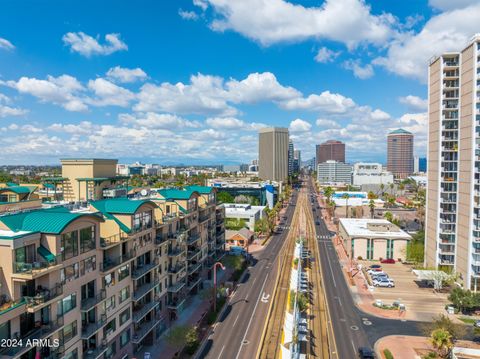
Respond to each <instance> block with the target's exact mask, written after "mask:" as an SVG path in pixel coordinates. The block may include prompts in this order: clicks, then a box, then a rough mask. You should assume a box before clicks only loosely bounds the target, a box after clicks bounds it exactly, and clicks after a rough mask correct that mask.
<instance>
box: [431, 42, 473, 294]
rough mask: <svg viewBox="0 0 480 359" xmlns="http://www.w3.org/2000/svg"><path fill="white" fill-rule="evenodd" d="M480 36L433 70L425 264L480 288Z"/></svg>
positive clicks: (444, 57)
mask: <svg viewBox="0 0 480 359" xmlns="http://www.w3.org/2000/svg"><path fill="white" fill-rule="evenodd" d="M479 44H480V35H476V36H474V37H473V38H472V40H471V41H470V43H469V44H468V45H467V46H466V47H465V48H464V49H463V50H461V51H460V52H450V53H445V54H443V55H441V56H438V57H436V58H434V59H432V61H431V62H430V66H429V81H428V83H429V96H428V97H429V118H428V121H429V127H428V138H429V142H428V161H429V163H428V168H427V176H428V185H427V188H428V192H427V212H426V243H425V265H426V266H428V267H439V268H442V269H443V268H444V269H447V270H449V271H453V272H455V273H456V274H457V275H458V280H457V281H458V282H459V283H460V284H461V285H463V287H465V288H467V289H472V290H475V291H476V290H477V289H478V285H479V284H480V280H479V278H480V195H479V193H480V175H479V173H480V171H479V167H478V166H479V162H478V161H479V159H480V152H479V149H478V148H479V147H478V144H477V143H478V142H479V140H480V134H479V132H478V131H477V128H478V123H479V121H480V109H479V105H478V104H479V102H478V101H479V96H480V89H479V83H478V80H477V78H478V75H477V68H478V66H479V65H480V61H479V55H480V51H479Z"/></svg>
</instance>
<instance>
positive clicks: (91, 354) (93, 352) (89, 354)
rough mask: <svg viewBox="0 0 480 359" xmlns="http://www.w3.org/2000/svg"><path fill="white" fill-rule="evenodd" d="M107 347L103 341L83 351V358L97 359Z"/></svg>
mask: <svg viewBox="0 0 480 359" xmlns="http://www.w3.org/2000/svg"><path fill="white" fill-rule="evenodd" d="M107 348H108V347H107V345H105V344H104V343H101V344H99V345H97V346H96V347H95V348H90V349H87V350H86V351H85V352H84V353H83V359H98V358H99V357H100V356H102V355H103V353H105V351H106V350H107Z"/></svg>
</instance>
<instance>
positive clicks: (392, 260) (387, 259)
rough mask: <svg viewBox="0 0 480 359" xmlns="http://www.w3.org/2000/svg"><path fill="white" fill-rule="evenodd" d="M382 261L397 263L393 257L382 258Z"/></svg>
mask: <svg viewBox="0 0 480 359" xmlns="http://www.w3.org/2000/svg"><path fill="white" fill-rule="evenodd" d="M380 263H385V264H395V259H393V258H386V259H382V260H381V261H380Z"/></svg>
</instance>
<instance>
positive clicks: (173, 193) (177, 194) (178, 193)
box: [157, 188, 198, 200]
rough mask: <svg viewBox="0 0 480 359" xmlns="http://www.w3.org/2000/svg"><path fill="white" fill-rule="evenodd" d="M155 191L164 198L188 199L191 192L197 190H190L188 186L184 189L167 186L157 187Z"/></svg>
mask: <svg viewBox="0 0 480 359" xmlns="http://www.w3.org/2000/svg"><path fill="white" fill-rule="evenodd" d="M157 192H158V193H159V194H160V195H161V196H162V197H164V198H165V199H166V200H176V199H180V200H189V199H190V197H192V194H193V193H195V192H197V191H194V190H191V189H189V188H185V189H177V188H168V189H159V190H158V191H157ZM197 193H198V192H197Z"/></svg>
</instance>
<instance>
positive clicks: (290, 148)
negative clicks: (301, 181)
mask: <svg viewBox="0 0 480 359" xmlns="http://www.w3.org/2000/svg"><path fill="white" fill-rule="evenodd" d="M294 151H295V149H294V147H293V142H292V140H290V141H289V142H288V175H289V176H291V175H293V169H294V168H293V159H294V158H293V153H294Z"/></svg>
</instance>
